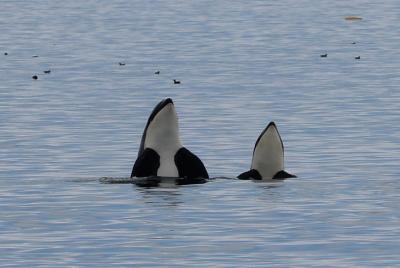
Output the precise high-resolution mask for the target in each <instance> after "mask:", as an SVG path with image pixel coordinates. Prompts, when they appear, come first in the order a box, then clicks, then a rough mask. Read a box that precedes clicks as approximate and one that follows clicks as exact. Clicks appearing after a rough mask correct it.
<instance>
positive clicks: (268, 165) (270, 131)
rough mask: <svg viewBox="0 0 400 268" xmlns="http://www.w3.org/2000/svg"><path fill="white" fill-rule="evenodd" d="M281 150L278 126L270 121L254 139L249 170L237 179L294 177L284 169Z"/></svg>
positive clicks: (281, 143) (282, 149) (281, 144)
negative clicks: (255, 139)
mask: <svg viewBox="0 0 400 268" xmlns="http://www.w3.org/2000/svg"><path fill="white" fill-rule="evenodd" d="M283 151H284V148H283V142H282V139H281V136H280V135H279V132H278V128H277V127H276V125H275V123H274V122H270V123H269V124H268V126H267V127H266V128H265V129H264V131H263V132H261V134H260V136H259V137H258V139H257V141H256V144H255V146H254V150H253V159H252V161H251V168H250V170H249V171H246V172H244V173H242V174H240V175H239V176H238V179H241V180H249V179H254V180H282V179H286V178H294V177H296V176H295V175H292V174H289V173H287V172H286V171H284V164H283V160H284V159H283V158H284V153H283Z"/></svg>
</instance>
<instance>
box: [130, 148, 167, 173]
mask: <svg viewBox="0 0 400 268" xmlns="http://www.w3.org/2000/svg"><path fill="white" fill-rule="evenodd" d="M159 167H160V156H159V155H158V153H157V152H156V151H154V150H153V149H150V148H146V149H145V150H143V152H142V154H141V155H139V156H138V158H137V159H136V161H135V164H134V165H133V168H132V173H131V178H132V177H149V176H157V170H158V168H159Z"/></svg>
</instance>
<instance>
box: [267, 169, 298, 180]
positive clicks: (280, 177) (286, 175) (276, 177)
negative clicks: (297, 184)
mask: <svg viewBox="0 0 400 268" xmlns="http://www.w3.org/2000/svg"><path fill="white" fill-rule="evenodd" d="M287 178H297V177H296V175H292V174H289V173H287V172H286V171H284V170H281V171H278V172H277V173H276V174H275V175H274V177H273V178H272V179H273V180H284V179H287Z"/></svg>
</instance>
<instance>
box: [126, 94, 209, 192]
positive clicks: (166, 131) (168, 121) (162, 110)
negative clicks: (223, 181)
mask: <svg viewBox="0 0 400 268" xmlns="http://www.w3.org/2000/svg"><path fill="white" fill-rule="evenodd" d="M131 178H135V184H139V185H140V186H147V185H148V186H157V185H158V184H159V183H161V182H162V181H167V180H170V179H171V178H173V181H174V183H175V184H178V185H184V184H196V183H204V182H206V179H208V178H209V176H208V172H207V169H206V168H205V166H204V164H203V162H202V161H201V160H200V158H199V157H197V156H196V155H195V154H193V153H192V152H191V151H189V150H188V149H187V148H185V147H184V146H183V145H182V144H181V141H180V137H179V126H178V117H177V114H176V110H175V106H174V103H173V101H172V99H170V98H167V99H164V100H162V101H161V102H159V103H158V104H157V106H156V107H155V108H154V110H153V112H152V113H151V114H150V117H149V119H148V120H147V124H146V127H145V129H144V131H143V135H142V140H141V142H140V147H139V152H138V155H137V158H136V161H135V163H134V165H133V168H132V173H131Z"/></svg>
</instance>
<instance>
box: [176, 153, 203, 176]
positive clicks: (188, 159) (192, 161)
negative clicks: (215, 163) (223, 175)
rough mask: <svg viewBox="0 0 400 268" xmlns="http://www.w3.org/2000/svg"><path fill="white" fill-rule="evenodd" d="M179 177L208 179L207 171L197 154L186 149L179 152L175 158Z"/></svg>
mask: <svg viewBox="0 0 400 268" xmlns="http://www.w3.org/2000/svg"><path fill="white" fill-rule="evenodd" d="M174 161H175V165H176V167H177V169H178V173H179V177H180V178H184V179H195V178H205V179H208V173H207V169H206V168H205V166H204V164H203V162H201V160H200V158H198V157H197V156H196V155H195V154H193V153H192V152H190V151H189V150H188V149H186V148H185V147H182V148H180V149H179V150H178V152H177V153H176V154H175V157H174Z"/></svg>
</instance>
